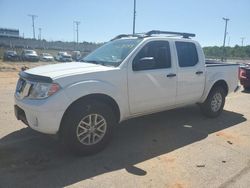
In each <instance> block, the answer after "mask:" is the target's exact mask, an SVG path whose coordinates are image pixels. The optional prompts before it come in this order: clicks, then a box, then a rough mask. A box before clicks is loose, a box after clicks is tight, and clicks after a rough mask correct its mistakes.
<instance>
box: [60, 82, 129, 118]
mask: <svg viewBox="0 0 250 188" xmlns="http://www.w3.org/2000/svg"><path fill="white" fill-rule="evenodd" d="M64 91H65V95H66V96H67V98H68V99H69V101H70V103H69V104H68V106H69V105H70V104H72V103H73V102H74V101H76V100H77V99H79V98H81V97H84V96H87V95H90V94H104V95H107V96H109V97H111V98H113V99H114V100H115V101H116V103H117V104H118V106H119V108H120V115H121V120H122V119H123V114H124V112H125V111H126V108H125V109H124V107H125V106H126V103H125V100H124V99H125V96H123V95H124V93H120V90H119V89H118V88H117V87H116V86H115V85H113V84H111V83H109V82H105V81H101V80H87V81H81V82H77V83H74V84H71V85H68V86H67V87H66V88H64ZM121 107H123V108H121Z"/></svg>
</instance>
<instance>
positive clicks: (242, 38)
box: [240, 37, 245, 47]
mask: <svg viewBox="0 0 250 188" xmlns="http://www.w3.org/2000/svg"><path fill="white" fill-rule="evenodd" d="M240 39H241V46H242V47H243V46H244V40H245V37H241V38H240Z"/></svg>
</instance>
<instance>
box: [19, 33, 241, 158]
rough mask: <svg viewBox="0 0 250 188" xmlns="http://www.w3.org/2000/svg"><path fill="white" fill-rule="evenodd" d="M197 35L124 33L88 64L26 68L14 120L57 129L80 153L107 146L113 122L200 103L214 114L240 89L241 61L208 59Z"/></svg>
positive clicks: (43, 129)
mask: <svg viewBox="0 0 250 188" xmlns="http://www.w3.org/2000/svg"><path fill="white" fill-rule="evenodd" d="M157 34H161V35H159V36H158V35H157ZM162 34H167V35H170V34H173V35H175V36H176V35H179V36H182V37H183V38H176V37H165V36H162ZM155 35H157V36H155ZM194 36H195V35H194V34H188V33H177V32H164V31H151V32H148V33H146V34H145V35H138V36H137V35H136V36H131V35H120V36H118V37H116V38H114V39H113V40H112V41H110V42H108V43H106V44H105V45H103V46H102V47H100V48H98V49H97V50H95V51H94V52H92V53H90V54H89V55H88V56H86V57H85V58H84V61H85V62H78V63H65V64H56V65H49V66H42V67H37V68H33V69H29V70H26V71H24V72H21V73H20V79H19V81H18V83H17V89H16V93H15V113H16V117H17V119H19V120H22V121H23V122H24V123H26V124H28V125H29V126H30V127H31V128H32V129H34V130H37V131H39V132H43V133H46V134H58V135H59V136H60V138H62V140H64V143H66V144H67V146H68V147H69V148H70V149H72V150H73V151H74V152H76V153H78V154H85V153H93V152H97V151H99V150H100V149H102V148H104V146H105V145H106V144H107V143H108V141H109V139H110V137H111V135H112V132H113V128H114V126H115V125H116V124H117V123H119V122H122V121H124V120H126V119H129V118H133V117H137V116H142V115H146V114H151V113H155V112H159V111H164V110H169V109H174V108H177V107H182V106H185V105H190V104H197V103H198V104H199V106H200V108H201V111H202V112H203V114H205V115H206V116H208V117H211V118H215V117H217V116H219V115H220V114H221V112H222V111H223V107H224V104H225V98H226V96H227V95H228V94H229V93H231V92H233V91H236V90H237V89H238V87H239V86H238V77H237V74H238V65H237V64H225V63H219V62H207V63H206V61H205V57H204V53H203V51H202V48H201V46H200V45H199V43H198V42H196V41H194V40H191V39H189V38H190V37H194ZM128 136H129V135H128Z"/></svg>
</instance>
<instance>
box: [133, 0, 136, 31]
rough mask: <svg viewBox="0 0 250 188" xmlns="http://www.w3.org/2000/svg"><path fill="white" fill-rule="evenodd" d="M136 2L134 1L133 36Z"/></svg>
mask: <svg viewBox="0 0 250 188" xmlns="http://www.w3.org/2000/svg"><path fill="white" fill-rule="evenodd" d="M135 17H136V0H134V16H133V35H134V34H135Z"/></svg>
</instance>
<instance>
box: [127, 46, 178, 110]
mask: <svg viewBox="0 0 250 188" xmlns="http://www.w3.org/2000/svg"><path fill="white" fill-rule="evenodd" d="M171 59H172V58H171V50H170V44H169V42H168V41H150V42H148V43H146V44H145V45H144V47H143V48H142V49H141V50H140V51H139V52H138V53H137V54H136V56H135V57H134V59H133V61H132V63H131V67H130V68H129V69H128V94H129V106H130V112H131V114H142V113H147V112H153V111H158V110H162V109H166V108H167V107H169V106H173V105H175V98H176V84H177V76H176V67H175V64H174V63H172V61H171Z"/></svg>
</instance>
